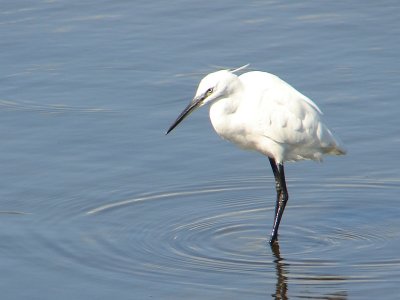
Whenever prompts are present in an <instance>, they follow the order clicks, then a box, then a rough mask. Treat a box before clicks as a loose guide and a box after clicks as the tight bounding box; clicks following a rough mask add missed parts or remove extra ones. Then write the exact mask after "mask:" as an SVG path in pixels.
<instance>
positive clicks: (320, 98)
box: [0, 1, 400, 299]
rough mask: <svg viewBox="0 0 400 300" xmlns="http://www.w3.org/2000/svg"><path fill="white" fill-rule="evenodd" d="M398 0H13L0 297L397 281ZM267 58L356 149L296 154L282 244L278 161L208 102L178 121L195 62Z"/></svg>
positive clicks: (339, 288) (4, 79)
mask: <svg viewBox="0 0 400 300" xmlns="http://www.w3.org/2000/svg"><path fill="white" fill-rule="evenodd" d="M399 10H400V7H399V5H398V4H397V2H395V1H384V2H379V3H377V4H375V3H366V2H365V1H359V2H357V1H356V2H352V3H351V4H346V3H336V2H332V3H328V4H327V3H324V4H323V5H322V4H321V3H319V2H316V1H315V2H314V1H309V2H302V3H297V4H289V3H288V4H281V3H279V2H275V1H267V2H265V1H263V2H261V1H249V2H246V4H232V3H231V2H229V1H220V2H218V3H215V2H213V3H211V2H207V1H206V2H204V1H201V2H200V1H199V2H191V3H190V4H188V3H186V2H183V1H173V2H169V3H168V5H166V4H165V3H163V2H157V1H156V2H137V1H135V2H132V3H131V2H129V1H128V2H125V1H100V2H99V1H96V2H94V1H86V2H78V1H75V2H74V1H72V2H71V1H69V2H63V1H36V2H15V1H10V2H4V3H3V5H2V11H1V12H0V32H1V36H2V39H1V41H0V43H1V46H2V50H3V51H2V53H3V55H2V56H0V62H1V65H2V68H1V72H0V81H1V84H0V117H1V120H2V126H1V127H0V135H1V137H2V146H1V152H2V155H1V156H0V165H1V166H2V167H1V169H0V176H1V179H2V180H1V182H0V185H1V189H0V199H1V200H0V222H1V230H0V238H1V241H2V242H1V243H0V257H1V259H0V265H1V267H2V274H3V275H2V280H1V281H0V288H1V291H2V299H23V298H27V299H54V298H57V299H88V298H96V299H109V298H111V297H115V299H147V298H161V299H265V298H272V299H300V298H306V299H307V298H314V299H379V298H385V299H396V298H397V297H398V292H399V288H398V286H399V283H400V276H399V275H400V259H399V255H398V252H399V251H398V250H399V247H400V221H399V217H398V216H399V215H400V207H399V205H398V194H399V189H400V168H399V167H400V164H399V162H398V159H397V156H398V155H397V154H398V149H399V146H400V138H399V129H398V127H399V126H398V125H399V122H398V119H397V116H398V115H399V114H400V106H399V104H398V101H397V98H398V90H399V83H398V82H399V69H400V68H399V67H400V66H399V60H398V53H399V50H400V49H399V45H400V43H399V40H398V36H399V28H400V26H399V25H400V24H399V18H398V15H399ZM246 63H251V66H250V68H253V69H260V70H266V71H270V72H273V73H275V74H277V75H279V76H280V77H282V78H283V79H285V80H287V81H288V82H290V83H291V84H293V85H294V86H295V87H296V88H298V89H299V90H301V91H302V92H303V93H304V94H306V95H308V96H309V97H310V98H312V99H314V100H315V102H316V103H318V105H319V106H320V108H321V109H322V110H323V111H324V112H325V119H326V120H327V122H328V124H329V125H330V127H331V128H332V129H333V130H334V131H335V132H336V133H337V134H338V135H339V137H340V138H341V139H342V140H343V142H344V143H345V144H346V146H347V149H348V155H347V156H345V157H334V158H327V159H326V161H325V162H324V163H322V164H318V163H313V162H302V163H296V164H287V166H286V176H287V182H288V188H289V194H290V200H289V203H288V206H287V208H286V211H285V214H284V217H283V221H282V225H281V228H280V241H279V246H278V247H274V248H273V249H271V248H270V247H269V246H268V244H267V241H268V235H269V232H270V230H271V226H272V221H273V209H274V199H275V189H274V184H273V177H272V172H271V170H270V167H269V163H268V161H267V160H266V159H265V158H264V157H262V156H261V155H258V154H255V153H251V152H244V151H241V150H238V149H236V148H235V147H233V146H232V145H230V144H228V143H226V142H224V141H221V140H220V139H219V138H218V136H216V134H215V133H214V132H213V130H212V128H211V125H210V124H209V120H208V117H207V109H203V110H199V111H198V112H196V113H195V114H193V115H191V116H190V118H188V120H185V121H184V122H183V123H182V124H181V125H180V126H179V127H178V128H176V129H175V130H174V132H172V133H171V134H170V135H168V136H167V137H165V136H164V133H165V130H166V129H167V128H168V126H169V125H170V123H171V122H172V121H173V120H174V119H175V118H176V116H177V115H178V114H179V113H180V111H181V110H182V109H183V108H184V106H185V105H186V104H187V102H188V101H189V100H190V98H191V97H192V96H193V93H194V91H195V89H196V85H197V83H198V81H199V80H200V79H201V77H202V76H203V75H204V74H206V73H208V72H210V71H212V70H215V69H216V68H218V67H237V66H240V65H244V64H246Z"/></svg>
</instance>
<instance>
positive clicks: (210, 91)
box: [206, 88, 213, 96]
mask: <svg viewBox="0 0 400 300" xmlns="http://www.w3.org/2000/svg"><path fill="white" fill-rule="evenodd" d="M212 92H213V88H209V89H208V90H207V92H206V95H207V96H210V95H211V93H212Z"/></svg>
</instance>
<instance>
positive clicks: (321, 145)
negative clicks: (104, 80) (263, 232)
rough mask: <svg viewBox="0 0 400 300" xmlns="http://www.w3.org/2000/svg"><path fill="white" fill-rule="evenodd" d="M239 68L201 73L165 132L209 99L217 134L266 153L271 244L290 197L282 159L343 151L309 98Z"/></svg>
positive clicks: (270, 76) (319, 157)
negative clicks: (272, 192)
mask: <svg viewBox="0 0 400 300" xmlns="http://www.w3.org/2000/svg"><path fill="white" fill-rule="evenodd" d="M244 67H246V66H244ZM244 67H242V68H244ZM242 68H239V69H237V70H233V71H231V70H220V71H217V72H214V73H210V74H208V75H207V76H205V77H204V78H203V79H202V80H201V81H200V84H199V86H198V88H197V92H196V95H195V97H194V98H193V100H192V101H191V102H190V103H189V105H188V106H187V107H186V108H185V109H184V110H183V111H182V113H181V114H180V115H179V116H178V118H177V119H176V120H175V122H174V123H172V125H171V127H170V128H169V129H168V131H167V133H166V134H168V133H169V132H170V131H171V130H173V129H174V128H175V127H176V126H177V125H178V124H179V123H180V122H181V121H182V120H183V119H184V118H185V117H187V116H188V115H189V114H190V113H191V112H193V111H194V110H195V109H196V108H199V107H201V106H203V105H205V104H207V103H210V104H211V106H210V119H211V123H212V125H213V127H214V129H215V131H216V132H217V133H218V135H219V136H221V137H222V138H223V139H226V140H228V141H230V142H232V143H234V144H236V145H238V146H239V147H241V148H243V149H249V150H255V151H258V152H260V153H262V154H264V155H265V156H267V157H268V159H269V162H270V164H271V167H272V172H273V174H274V177H275V187H276V192H277V198H276V205H275V218H274V223H273V227H272V232H271V237H270V244H271V245H272V244H273V243H274V242H275V241H277V239H278V228H279V224H280V222H281V218H282V215H283V211H284V209H285V206H286V203H287V201H288V197H289V195H288V191H287V188H286V181H285V171H284V167H283V164H284V162H285V161H298V160H305V159H311V160H317V161H321V160H322V156H323V155H324V154H330V155H343V154H345V153H346V151H345V149H344V147H343V146H342V145H341V143H340V142H339V140H338V139H336V138H335V137H334V136H333V134H332V132H331V131H330V130H329V129H328V127H327V126H326V125H325V124H324V123H323V121H322V119H321V115H322V112H321V110H320V109H319V108H318V106H317V105H316V104H315V103H314V102H313V101H312V100H311V99H309V98H307V97H306V96H304V95H303V94H301V93H300V92H298V91H297V90H296V89H294V88H293V87H292V86H290V85H289V84H288V83H286V82H285V81H283V80H281V79H280V78H279V77H277V76H275V75H273V74H270V73H266V72H260V71H251V72H247V73H244V74H242V75H240V76H237V75H236V74H235V72H236V71H238V70H241V69H242Z"/></svg>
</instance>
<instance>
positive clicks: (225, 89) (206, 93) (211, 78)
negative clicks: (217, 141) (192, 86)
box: [166, 70, 240, 134]
mask: <svg viewBox="0 0 400 300" xmlns="http://www.w3.org/2000/svg"><path fill="white" fill-rule="evenodd" d="M239 85H240V81H239V79H238V76H237V75H235V74H233V71H230V70H221V71H217V72H214V73H210V74H208V75H207V76H205V77H204V78H203V79H202V80H201V81H200V83H199V86H198V88H197V91H196V95H195V96H194V98H193V100H192V101H191V102H190V103H189V105H188V106H186V108H185V109H184V110H183V111H182V113H181V114H180V115H179V116H178V118H177V119H176V120H175V122H174V123H172V125H171V127H170V128H169V129H168V131H167V133H166V134H168V133H169V132H170V131H172V130H173V129H174V128H175V127H176V126H178V124H179V123H180V122H182V121H183V119H185V118H186V117H187V116H188V115H189V114H190V113H192V112H193V111H194V110H196V109H197V108H199V107H202V106H203V105H205V104H207V103H210V102H214V101H217V100H219V99H223V98H227V97H229V96H230V95H231V94H232V93H234V92H235V90H236V89H237V88H238V86H239Z"/></svg>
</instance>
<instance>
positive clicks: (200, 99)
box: [165, 96, 205, 134]
mask: <svg viewBox="0 0 400 300" xmlns="http://www.w3.org/2000/svg"><path fill="white" fill-rule="evenodd" d="M204 98H205V97H204V96H200V97H197V98H194V99H193V100H192V101H191V102H190V103H189V105H188V106H186V107H185V109H184V110H183V111H182V112H181V114H180V115H179V117H178V118H177V119H176V120H175V122H174V123H172V125H171V127H170V128H169V129H168V130H167V132H166V133H165V134H168V133H170V132H171V131H172V130H173V129H174V128H175V127H176V126H178V124H179V123H180V122H182V121H183V119H185V118H186V117H187V116H188V115H190V114H191V113H192V112H193V111H194V110H196V108H198V107H200V106H201V103H202V102H203V100H204Z"/></svg>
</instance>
